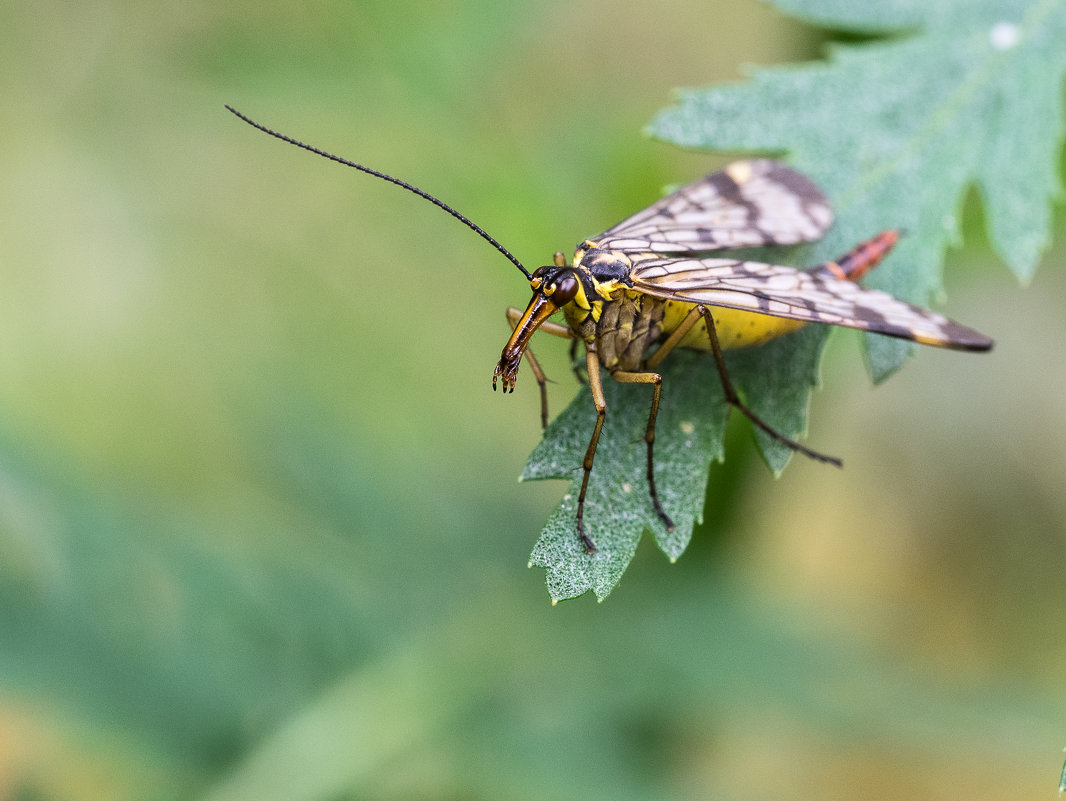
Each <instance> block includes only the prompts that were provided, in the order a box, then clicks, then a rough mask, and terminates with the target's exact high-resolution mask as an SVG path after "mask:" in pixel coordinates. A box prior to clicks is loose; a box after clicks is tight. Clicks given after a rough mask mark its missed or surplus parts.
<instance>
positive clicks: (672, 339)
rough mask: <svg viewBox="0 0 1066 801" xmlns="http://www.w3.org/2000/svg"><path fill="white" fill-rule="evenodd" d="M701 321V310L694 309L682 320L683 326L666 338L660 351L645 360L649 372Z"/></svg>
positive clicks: (645, 366)
mask: <svg viewBox="0 0 1066 801" xmlns="http://www.w3.org/2000/svg"><path fill="white" fill-rule="evenodd" d="M699 319H700V312H699V309H695V308H694V309H692V310H691V311H690V312H689V313H688V314H686V315H685V319H684V320H682V321H681V324H680V325H679V326H678V327H677V328H675V329H674V330H673V332H672V333H671V334H670V336H668V337H667V338H666V341H665V342H663V344H661V345H660V346H659V349H658V350H656V351H655V353H653V354H652V355H651V356H649V357H648V358H647V359H645V360H644V368H645V369H647V370H654V369H655V367H656V365H658V364H659V362H661V361H662V360H663V359H665V358H666V357H667V356H669V355H670V351H672V350H673V349H674V348H675V347H677V343H678V342H680V341H681V340H682V339H684V338H685V335H686V334H688V332H689V331H691V330H692V326H694V325H695V324H696V321H697V320H699Z"/></svg>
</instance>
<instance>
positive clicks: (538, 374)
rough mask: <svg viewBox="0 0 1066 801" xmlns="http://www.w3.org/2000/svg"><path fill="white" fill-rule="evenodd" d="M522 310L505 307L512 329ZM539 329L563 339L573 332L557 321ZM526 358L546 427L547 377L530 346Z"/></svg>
mask: <svg viewBox="0 0 1066 801" xmlns="http://www.w3.org/2000/svg"><path fill="white" fill-rule="evenodd" d="M522 314H523V312H522V310H521V309H516V308H515V307H514V306H511V307H510V308H509V309H507V324H508V325H509V326H511V330H512V331H514V329H515V326H516V325H518V321H519V320H521V319H522ZM538 330H540V331H546V332H547V333H549V334H552V335H553V336H557V337H562V338H564V339H573V338H574V333H573V331H571V330H570V329H569V328H567V327H566V326H565V325H561V324H559V323H552V322H546V323H541V324H540V328H539V329H538ZM526 360H527V361H528V362H529V369H530V370H532V371H533V377H534V378H536V379H537V386H538V387H540V427H541V428H547V427H548V377H547V376H546V375H544V371H543V370H542V369H541V367H540V364H539V363H538V362H537V359H536V357H535V356H534V355H533V351H532V349H530V348H526Z"/></svg>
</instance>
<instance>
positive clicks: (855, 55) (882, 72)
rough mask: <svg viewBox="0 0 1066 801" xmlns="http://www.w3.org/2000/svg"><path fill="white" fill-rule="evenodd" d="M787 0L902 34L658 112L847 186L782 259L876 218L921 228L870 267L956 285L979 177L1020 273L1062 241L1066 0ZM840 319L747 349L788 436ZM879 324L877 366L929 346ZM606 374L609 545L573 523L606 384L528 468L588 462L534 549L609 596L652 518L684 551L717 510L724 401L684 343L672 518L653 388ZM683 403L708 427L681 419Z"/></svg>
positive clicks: (668, 135) (767, 454)
mask: <svg viewBox="0 0 1066 801" xmlns="http://www.w3.org/2000/svg"><path fill="white" fill-rule="evenodd" d="M776 5H777V6H778V7H780V8H781V9H782V10H784V11H787V12H789V13H793V14H795V15H796V16H799V17H802V18H804V19H807V20H810V21H812V22H816V23H819V24H825V25H831V26H834V27H837V28H841V29H847V30H853V31H857V32H862V33H868V34H876V33H895V34H898V36H897V38H893V39H891V40H884V41H875V42H868V43H865V44H862V45H854V46H835V47H833V48H832V50H831V52H830V55H829V59H828V60H827V61H826V62H820V63H815V64H806V65H802V66H787V67H778V68H772V69H760V70H753V71H752V73H751V78H750V80H749V81H748V82H747V83H744V84H742V85H731V86H722V87H715V88H710V89H701V90H689V91H685V92H682V93H681V94H680V96H679V101H678V104H677V105H676V106H675V107H673V108H670V109H668V110H665V111H663V112H662V113H660V114H659V115H658V116H657V117H656V118H655V120H654V121H653V122H652V124H651V126H650V128H649V132H650V133H651V134H652V135H653V136H656V137H658V138H660V139H663V140H666V141H669V142H673V143H676V144H679V145H683V146H686V147H694V148H703V149H708V150H727V151H733V152H736V151H747V152H778V153H782V152H784V153H788V154H789V159H790V161H791V162H793V163H794V164H795V165H796V166H797V167H798V168H799V169H801V170H803V171H804V172H806V173H808V174H809V175H811V176H812V178H814V179H815V180H816V181H817V183H819V184H820V185H821V186H822V187H823V189H824V190H825V191H826V193H827V195H828V196H829V197H830V199H831V200H832V202H833V205H834V207H835V209H836V211H837V222H836V224H835V225H834V226H833V228H832V229H831V230H830V232H829V234H828V235H827V236H826V237H825V238H824V239H823V240H822V241H820V242H818V243H816V244H814V245H811V246H808V247H804V248H800V249H798V250H797V251H796V252H795V253H793V254H792V258H790V259H788V260H785V261H783V262H782V263H788V264H796V265H800V266H803V265H813V264H817V263H819V262H822V261H825V260H827V259H831V258H835V257H837V256H839V255H840V254H841V253H843V252H845V251H846V250H847V249H848V248H849V247H851V246H852V245H854V244H855V243H856V242H859V241H861V240H863V239H865V238H867V237H869V236H871V235H873V234H874V233H876V232H877V231H880V230H883V229H885V228H902V229H904V230H905V231H906V232H907V237H906V238H905V239H904V240H903V242H902V243H901V244H900V246H899V247H898V248H897V249H896V251H895V252H894V254H893V255H892V257H891V259H890V260H889V261H888V262H887V263H886V264H885V265H884V266H883V267H881V268H879V269H878V270H877V271H875V272H874V273H873V274H871V276H870V277H869V278H868V279H867V281H866V283H867V284H868V285H870V286H873V287H877V288H879V289H883V290H885V291H887V292H890V293H891V294H893V295H895V296H897V297H900V298H902V299H905V300H908V301H910V302H912V303H916V304H919V305H927V304H928V302H929V300H930V298H933V297H939V296H940V295H941V294H942V286H941V263H942V256H943V253H944V250H945V248H946V247H947V246H948V245H949V244H952V243H957V242H958V240H959V211H960V209H961V205H962V200H963V197H964V194H965V192H966V190H967V188H968V187H969V186H970V185H976V186H977V188H978V190H979V192H980V195H981V198H982V200H983V202H984V203H985V206H986V209H987V218H988V228H989V234H990V237H991V240H992V244H993V247H994V248H995V249H996V251H997V253H998V254H999V255H1000V256H1001V257H1002V258H1003V259H1004V261H1006V262H1007V264H1008V265H1009V266H1010V267H1011V269H1012V270H1013V271H1014V272H1015V274H1016V275H1017V276H1018V277H1019V278H1020V279H1022V280H1027V279H1028V278H1029V277H1031V276H1032V274H1033V272H1034V270H1035V268H1036V265H1037V262H1038V260H1039V258H1040V255H1041V253H1042V252H1043V251H1044V249H1045V248H1046V247H1047V245H1048V243H1049V237H1050V234H1049V228H1050V208H1049V203H1050V201H1051V199H1052V198H1053V197H1055V196H1056V195H1058V194H1059V193H1060V192H1061V187H1060V186H1059V183H1058V177H1057V176H1058V169H1057V156H1058V152H1059V148H1060V145H1061V141H1062V136H1063V92H1062V88H1063V75H1064V74H1066V47H1063V46H1062V42H1063V41H1064V40H1066V0H1036V1H1035V2H1034V1H1030V2H1020V0H1015V2H998V1H997V2H992V1H991V0H989V1H988V2H978V3H971V2H963V1H962V0H955V1H954V2H945V3H927V2H921V3H919V2H913V1H912V0H895V1H894V2H893V1H890V2H885V3H877V4H872V5H861V4H855V3H851V2H848V0H802V2H801V1H800V0H779V1H778V2H776ZM765 258H766V259H768V260H769V259H770V258H771V257H770V256H766V257H765ZM974 322H975V323H977V327H978V328H981V327H982V326H981V325H980V321H974ZM992 333H994V332H992ZM826 334H827V332H826V331H825V330H824V329H822V328H821V327H816V326H815V327H807V328H805V329H802V330H801V332H799V333H796V334H792V335H789V336H787V337H784V338H782V339H780V340H777V341H774V342H771V343H768V344H767V345H764V346H761V347H759V348H753V349H750V350H746V351H740V352H737V353H734V354H730V356H729V365H730V370H731V374H732V376H733V380H734V382H735V383H736V385H737V386H738V388H739V389H740V391H741V392H742V394H743V395H744V397H745V399H746V401H747V402H748V404H749V405H750V406H751V407H752V408H753V410H755V411H756V413H757V414H759V415H760V416H762V417H763V418H764V419H766V420H767V421H768V422H771V423H772V424H773V425H774V426H775V427H777V428H778V429H779V430H780V431H781V432H782V433H784V434H786V435H788V436H793V437H796V436H799V435H800V434H802V433H803V432H804V430H805V427H806V418H807V409H808V403H809V395H810V388H811V387H812V386H814V385H816V383H817V367H818V361H819V358H820V354H821V351H822V347H823V345H824V342H825V337H826ZM864 339H865V340H866V342H865V344H866V348H865V357H866V363H867V366H868V369H869V372H870V374H871V376H872V378H873V379H874V380H875V381H881V380H883V379H885V378H887V377H888V376H889V375H891V374H892V373H893V372H895V371H896V370H897V369H899V367H900V366H901V365H902V363H903V362H904V361H905V359H906V357H907V356H908V355H909V354H910V353H911V352H912V351H913V350H914V346H913V345H912V344H911V343H908V342H903V341H899V340H893V339H889V338H887V337H882V336H877V335H865V336H864ZM668 361H673V358H672V359H671V360H668ZM605 389H606V391H607V393H608V409H609V411H608V418H607V420H608V422H607V426H606V427H605V430H604V436H603V439H602V440H601V443H600V447H599V450H598V452H597V456H596V465H595V468H594V470H593V473H592V479H591V483H590V491H589V500H588V505H587V509H586V521H587V523H588V524H589V526H590V528H591V530H592V534H593V536H594V537H595V539H596V541H597V543H598V544H599V547H600V551H599V552H598V553H597V554H596V555H595V556H593V557H588V556H587V555H586V554H585V553H584V551H583V549H582V548H581V546H580V545H579V543H578V542H577V538H576V536H575V526H574V505H575V504H576V493H577V486H579V483H580V478H581V474H580V464H581V457H582V455H583V454H584V449H585V447H586V446H587V442H588V437H589V435H590V434H591V432H592V427H593V423H594V420H595V412H594V410H593V408H592V403H591V398H590V397H589V396H588V393H587V392H584V393H581V394H580V395H579V396H578V397H577V398H576V399H575V401H574V403H573V404H571V406H570V408H568V409H567V410H566V411H565V412H564V413H563V415H561V416H560V418H559V420H557V421H556V422H555V423H554V424H553V425H552V426H551V427H550V428H549V429H548V431H547V432H546V437H545V440H544V442H543V443H542V444H541V445H540V446H539V447H538V448H537V449H536V450H535V451H534V452H533V454H532V456H531V457H530V462H529V465H528V466H527V468H526V471H525V473H524V474H523V477H524V478H527V479H532V478H538V479H539V478H564V479H569V480H571V481H574V480H576V481H577V483H576V484H572V485H571V488H570V491H569V493H568V494H567V496H566V498H565V499H564V501H563V503H562V504H561V505H560V506H559V507H558V508H557V509H556V510H555V512H554V513H553V514H552V516H551V518H550V519H549V521H548V524H547V526H546V527H545V530H544V532H543V534H542V535H541V538H540V540H538V542H537V545H536V547H535V548H534V551H533V556H532V560H531V564H535V565H539V566H542V567H545V568H547V570H548V573H547V583H548V588H549V592H550V593H551V596H552V598H553V599H555V600H557V599H560V598H569V597H573V596H576V595H580V594H582V593H584V592H586V591H588V590H592V591H594V592H595V593H596V595H597V597H599V598H601V599H602V598H603V597H605V596H606V595H607V594H608V593H609V592H610V590H611V589H612V588H613V587H614V585H615V584H616V583H617V581H618V579H619V578H620V576H621V574H622V572H623V571H624V570H625V567H626V565H628V563H629V561H630V559H631V558H632V556H633V553H634V552H635V550H636V547H637V544H638V542H639V540H640V537H641V534H642V532H643V531H644V530H645V529H648V530H650V531H651V532H652V533H653V536H654V537H655V540H656V542H657V544H658V545H659V547H660V548H661V549H662V550H663V551H664V552H665V553H666V554H667V555H668V556H670V558H671V559H674V558H677V556H678V555H679V554H680V553H681V551H683V550H684V548H685V546H686V544H687V543H688V540H689V537H690V536H691V529H692V524H693V521H695V520H699V519H701V517H702V503H703V497H704V482H705V480H706V475H707V467H708V464H709V462H710V460H711V459H712V458H721V456H722V441H721V434H722V424H723V421H724V408H725V407H724V404H723V400H722V393H721V388H720V386H718V381H717V378H716V377H715V376H714V374H713V364H712V363H711V361H710V357H708V356H706V354H704V355H703V361H702V363H701V362H700V360H699V359H698V358H696V359H694V358H691V357H685V358H678V359H677V361H676V362H673V363H672V364H668V365H667V367H666V370H665V371H664V383H663V410H662V417H661V418H660V424H659V440H658V441H657V445H656V448H657V450H656V476H657V479H656V481H657V484H658V487H659V491H660V494H661V496H662V497H663V500H664V506H665V507H666V510H667V512H668V513H669V514H671V515H676V516H675V517H674V519H675V522H677V524H678V525H677V530H676V531H674V532H672V533H670V534H667V532H665V530H664V529H663V527H662V525H661V523H660V521H659V520H658V518H657V517H656V515H655V513H654V511H653V509H652V508H651V504H650V502H649V501H648V498H647V489H646V482H645V480H644V477H643V475H644V450H643V443H642V442H641V440H640V436H641V433H642V431H643V425H644V421H645V419H646V415H647V409H648V402H649V397H650V392H649V391H648V390H647V388H641V387H618V386H614V385H613V384H612V382H610V381H609V380H608V381H605ZM681 422H685V423H686V424H687V425H690V426H693V427H694V429H693V430H694V432H695V433H694V434H692V435H690V436H688V437H687V438H686V437H682V436H679V434H678V430H679V429H678V427H679V425H680V423H681ZM757 440H758V443H759V447H760V450H761V451H762V453H763V455H764V458H765V459H766V461H767V463H768V465H769V466H770V467H771V469H772V470H773V471H774V472H775V473H779V472H780V471H781V470H782V469H783V468H784V466H785V464H786V463H787V462H788V461H789V459H790V457H791V455H792V454H791V451H789V450H788V449H787V448H786V447H784V446H782V445H781V444H780V443H777V442H774V441H772V440H770V439H769V438H768V437H766V436H765V435H763V434H761V433H758V434H757Z"/></svg>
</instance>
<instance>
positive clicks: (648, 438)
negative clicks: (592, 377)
mask: <svg viewBox="0 0 1066 801" xmlns="http://www.w3.org/2000/svg"><path fill="white" fill-rule="evenodd" d="M611 377H612V378H613V379H614V380H615V381H617V382H618V383H620V384H652V385H654V393H653V394H652V396H651V411H650V412H649V413H648V426H647V428H646V429H644V441H645V442H646V443H648V492H649V494H650V495H651V502H652V505H653V506H654V507H655V513H656V514H657V515H659V519H660V520H662V521H663V525H664V526H666V530H667V531H673V530H674V521H673V520H671V519H670V516H669V515H668V514H666V512H664V511H663V505H662V504H661V503H659V493H658V491H657V490H656V489H655V458H654V455H653V452H654V450H655V419H656V418H657V417H658V416H659V398H660V396H661V395H662V389H663V377H662V376H661V375H659V374H658V373H651V372H647V373H627V372H625V371H623V370H619V371H617V372H615V373H612V374H611Z"/></svg>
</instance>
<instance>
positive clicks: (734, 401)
mask: <svg viewBox="0 0 1066 801" xmlns="http://www.w3.org/2000/svg"><path fill="white" fill-rule="evenodd" d="M696 309H697V310H698V313H699V314H700V315H701V316H702V317H703V320H704V322H705V323H706V325H707V336H708V337H710V340H711V352H712V353H713V354H714V363H715V365H716V366H717V367H718V377H719V378H721V379H722V390H723V391H724V392H725V399H726V401H727V402H728V403H729V404H731V405H732V406H734V407H735V408H737V409H738V410H739V411H740V412H741V413H742V414H743V415H744V416H745V417H747V418H748V419H749V420H751V422H752V423H754V424H755V425H757V426H758V427H759V428H761V429H762V430H763V431H764V432H766V433H767V434H768V435H770V436H771V437H773V438H774V439H776V440H777V441H778V442H780V443H782V444H783V445H787V446H788V447H790V448H791V449H792V450H794V451H798V452H799V453H802V454H803V455H804V456H809V457H810V458H811V459H816V460H818V461H819V462H827V463H829V464H832V465H836V466H837V467H843V466H844V463H843V462H842V461H841V460H840V459H838V458H836V457H835V456H826V455H825V454H824V453H819V452H818V451H814V450H811V449H810V448H807V447H805V446H803V445H801V444H800V443H798V442H796V441H795V440H793V439H789V438H788V437H786V436H785V435H784V434H782V433H781V432H779V431H777V430H776V429H774V428H773V427H772V426H770V425H769V424H768V423H766V422H765V421H763V420H762V419H761V418H760V417H759V416H758V415H756V414H755V412H753V411H752V410H751V409H749V408H748V407H747V406H745V405H744V404H743V403H742V402H741V400H740V396H739V395H738V394H737V391H736V389H735V388H734V387H733V382H732V380H730V378H729V372H728V371H727V370H726V367H725V359H724V358H723V357H722V346H721V345H720V344H719V343H718V332H717V331H715V328H714V315H712V314H711V312H710V310H709V309H708V308H707V307H706V306H697V307H696Z"/></svg>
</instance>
